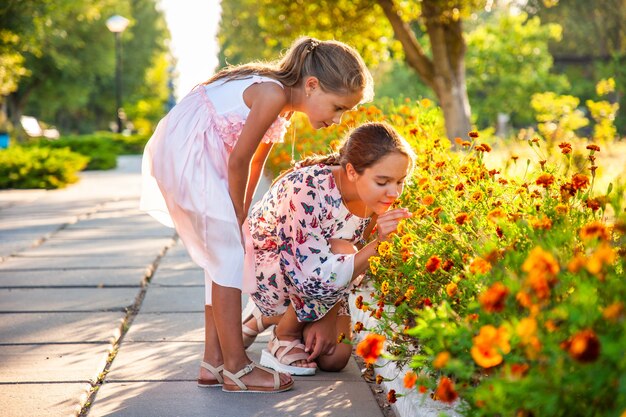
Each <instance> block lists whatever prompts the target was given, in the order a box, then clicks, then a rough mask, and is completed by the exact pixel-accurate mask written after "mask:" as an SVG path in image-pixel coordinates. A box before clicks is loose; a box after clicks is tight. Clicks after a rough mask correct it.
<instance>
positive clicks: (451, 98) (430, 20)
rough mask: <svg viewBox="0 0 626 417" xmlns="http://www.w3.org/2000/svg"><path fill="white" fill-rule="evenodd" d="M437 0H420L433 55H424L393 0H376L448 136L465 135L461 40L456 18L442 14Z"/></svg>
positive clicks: (467, 114)
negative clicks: (426, 89) (431, 97)
mask: <svg viewBox="0 0 626 417" xmlns="http://www.w3.org/2000/svg"><path fill="white" fill-rule="evenodd" d="M439 3H440V2H438V0H422V2H421V4H422V19H423V21H424V23H425V25H426V29H427V32H428V37H429V38H430V44H431V48H432V54H433V58H432V59H431V58H429V57H428V56H426V54H425V53H424V51H423V50H422V48H421V47H420V45H419V43H418V42H417V39H416V38H415V34H414V33H413V31H412V30H411V28H410V26H409V24H408V23H407V22H405V21H403V20H402V17H401V16H400V14H399V13H398V10H397V8H396V6H395V4H394V2H393V0H378V4H379V5H380V6H381V7H382V9H383V11H384V13H385V16H387V19H389V22H390V23H391V27H392V28H393V31H394V34H395V36H396V38H397V39H398V40H399V41H400V43H401V44H402V47H403V49H404V52H405V56H406V61H407V64H408V65H409V66H410V67H411V68H413V69H414V70H415V72H417V74H418V75H419V76H420V78H421V79H422V80H423V81H424V82H425V83H426V84H427V85H428V86H429V87H430V88H431V89H432V90H433V91H434V93H435V95H436V96H437V99H438V100H439V104H440V105H441V108H442V110H443V116H444V118H445V125H446V134H447V136H448V138H449V139H450V140H454V138H456V137H460V138H466V137H467V134H468V132H469V131H470V129H471V124H470V115H471V110H470V104H469V99H468V97H467V88H466V85H465V62H464V60H465V49H466V45H465V40H464V39H463V31H462V26H461V20H460V19H456V20H455V19H452V18H450V17H444V13H443V11H442V10H441V9H440V8H439Z"/></svg>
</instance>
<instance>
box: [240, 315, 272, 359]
mask: <svg viewBox="0 0 626 417" xmlns="http://www.w3.org/2000/svg"><path fill="white" fill-rule="evenodd" d="M246 310H248V308H246ZM252 319H256V330H253V329H251V328H249V327H248V326H246V323H247V322H248V321H250V320H252ZM241 322H242V324H241V331H242V334H241V335H242V337H243V347H244V348H246V349H247V348H249V347H250V345H251V344H252V343H254V341H255V340H256V337H257V336H258V335H259V333H262V332H264V331H265V330H266V329H267V327H269V326H267V327H265V326H264V325H263V314H262V313H261V310H259V308H258V307H257V306H253V308H252V310H251V311H249V312H247V313H246V312H245V311H244V314H243V318H242V320H241Z"/></svg>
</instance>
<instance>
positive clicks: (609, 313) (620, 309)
mask: <svg viewBox="0 0 626 417" xmlns="http://www.w3.org/2000/svg"><path fill="white" fill-rule="evenodd" d="M623 315H624V303H622V302H621V301H618V302H616V303H613V304H611V305H609V306H607V307H606V308H605V309H604V310H602V317H604V318H605V319H607V320H609V321H617V320H618V319H619V318H620V317H621V316H623Z"/></svg>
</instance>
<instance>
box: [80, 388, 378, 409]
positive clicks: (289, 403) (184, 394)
mask: <svg viewBox="0 0 626 417" xmlns="http://www.w3.org/2000/svg"><path fill="white" fill-rule="evenodd" d="M100 416H125V417H144V416H185V417H196V416H198V417H200V416H201V417H206V416H220V417H242V416H254V417H266V416H267V417H276V416H308V417H354V416H359V417H382V416H383V414H382V412H381V411H380V408H379V406H378V404H377V403H376V401H375V400H374V397H373V396H372V394H371V392H370V389H369V387H368V385H367V384H365V383H359V384H354V383H346V382H344V381H329V382H328V383H326V384H322V385H320V384H319V383H317V382H316V381H306V380H297V381H296V384H295V386H294V388H293V389H292V390H290V391H286V392H282V393H277V394H250V393H246V394H233V393H226V392H222V391H221V390H220V389H219V388H198V387H197V386H196V384H195V382H193V381H189V382H172V381H167V382H132V383H128V382H125V383H106V384H104V385H103V386H102V387H101V388H100V390H99V391H98V394H97V396H96V400H95V402H94V404H93V405H92V407H91V411H90V412H89V417H100Z"/></svg>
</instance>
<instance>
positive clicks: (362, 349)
mask: <svg viewBox="0 0 626 417" xmlns="http://www.w3.org/2000/svg"><path fill="white" fill-rule="evenodd" d="M384 344H385V336H381V335H379V334H376V333H370V334H368V335H367V336H366V337H365V339H363V340H362V341H361V342H359V344H358V345H357V346H356V354H357V355H359V356H360V357H362V358H363V360H365V362H366V363H375V362H376V361H377V360H378V357H379V356H380V354H381V353H382V351H383V346H384Z"/></svg>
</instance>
